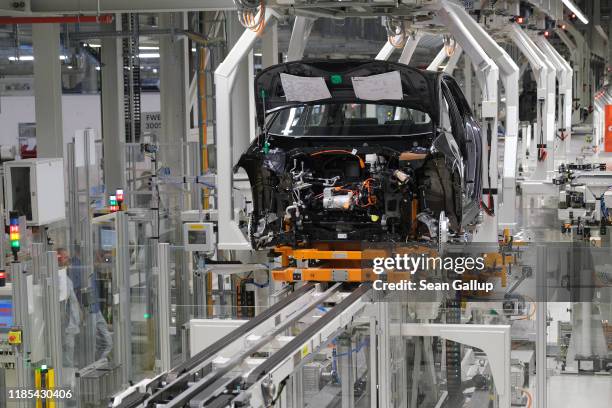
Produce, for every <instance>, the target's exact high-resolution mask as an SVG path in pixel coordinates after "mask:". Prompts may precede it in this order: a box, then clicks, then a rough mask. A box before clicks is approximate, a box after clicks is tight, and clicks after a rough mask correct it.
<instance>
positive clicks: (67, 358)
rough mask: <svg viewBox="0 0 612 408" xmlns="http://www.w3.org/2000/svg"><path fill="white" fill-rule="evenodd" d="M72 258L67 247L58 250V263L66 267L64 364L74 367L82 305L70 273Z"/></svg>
mask: <svg viewBox="0 0 612 408" xmlns="http://www.w3.org/2000/svg"><path fill="white" fill-rule="evenodd" d="M69 263H70V259H69V258H68V252H67V251H66V250H65V249H59V250H58V251H57V264H58V266H59V269H60V270H61V269H66V300H65V301H64V302H63V304H62V309H63V310H62V329H63V331H64V336H63V341H62V349H63V353H62V358H63V366H64V367H67V368H74V367H75V364H74V346H75V338H76V336H77V334H79V333H80V331H81V330H80V327H81V307H80V306H79V301H78V299H77V297H76V294H75V293H74V285H73V284H72V279H71V278H70V276H69V273H68V267H69Z"/></svg>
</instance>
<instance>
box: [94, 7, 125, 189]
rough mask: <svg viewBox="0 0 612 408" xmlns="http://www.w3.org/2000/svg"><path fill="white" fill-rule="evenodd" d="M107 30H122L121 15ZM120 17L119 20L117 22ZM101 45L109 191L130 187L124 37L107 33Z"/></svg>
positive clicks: (105, 148)
mask: <svg viewBox="0 0 612 408" xmlns="http://www.w3.org/2000/svg"><path fill="white" fill-rule="evenodd" d="M115 21H116V22H115V24H111V25H109V26H105V28H106V29H107V30H112V31H115V30H121V24H120V21H121V20H120V18H119V16H116V17H115ZM117 21H118V22H119V23H117ZM101 41H102V48H101V60H102V61H101V62H102V63H101V64H100V66H101V68H100V75H101V82H102V95H101V98H100V99H101V103H102V148H103V151H104V185H105V186H106V191H115V190H117V189H118V188H126V187H127V186H126V184H125V153H124V152H125V150H124V149H125V146H124V144H125V123H124V122H125V117H124V115H123V59H122V55H121V52H122V47H121V38H112V37H108V38H106V37H103V38H102V40H101Z"/></svg>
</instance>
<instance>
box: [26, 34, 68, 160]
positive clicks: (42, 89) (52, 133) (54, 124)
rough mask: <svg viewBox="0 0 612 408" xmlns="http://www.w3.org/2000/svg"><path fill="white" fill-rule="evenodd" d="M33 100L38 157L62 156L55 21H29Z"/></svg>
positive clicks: (59, 86)
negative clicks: (35, 22)
mask: <svg viewBox="0 0 612 408" xmlns="http://www.w3.org/2000/svg"><path fill="white" fill-rule="evenodd" d="M32 44H33V46H34V104H35V110H36V145H37V154H38V157H63V156H64V130H63V126H62V67H61V62H60V26H59V24H33V25H32Z"/></svg>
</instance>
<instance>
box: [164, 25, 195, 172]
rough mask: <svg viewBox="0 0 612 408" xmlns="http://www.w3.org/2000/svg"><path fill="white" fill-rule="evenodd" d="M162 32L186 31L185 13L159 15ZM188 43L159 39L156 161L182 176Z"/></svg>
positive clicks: (187, 122)
mask: <svg viewBox="0 0 612 408" xmlns="http://www.w3.org/2000/svg"><path fill="white" fill-rule="evenodd" d="M159 25H160V28H162V29H165V28H167V29H186V28H187V16H186V14H185V13H163V14H160V15H159ZM187 66H188V64H187V40H186V38H185V37H183V36H176V37H173V36H168V37H162V38H160V40H159V70H160V81H159V82H160V90H159V91H160V92H159V93H160V100H161V135H160V151H159V158H160V160H161V161H162V162H163V164H164V166H165V167H169V168H170V170H171V172H172V174H174V175H181V174H183V170H184V169H183V163H182V148H181V145H182V144H183V143H184V142H185V140H186V139H187V132H188V129H189V112H188V107H189V106H190V104H189V100H188V96H187V94H186V92H185V90H186V89H189V88H188V87H189V81H188V72H187Z"/></svg>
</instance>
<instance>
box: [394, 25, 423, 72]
mask: <svg viewBox="0 0 612 408" xmlns="http://www.w3.org/2000/svg"><path fill="white" fill-rule="evenodd" d="M421 38H423V34H422V33H421V32H416V33H415V34H414V35H411V36H410V37H408V39H407V40H406V44H405V45H404V49H403V50H402V55H400V57H399V60H398V62H400V63H402V64H406V65H408V64H409V63H410V60H411V59H412V56H413V55H414V52H415V51H416V49H417V46H418V45H419V41H421Z"/></svg>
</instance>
